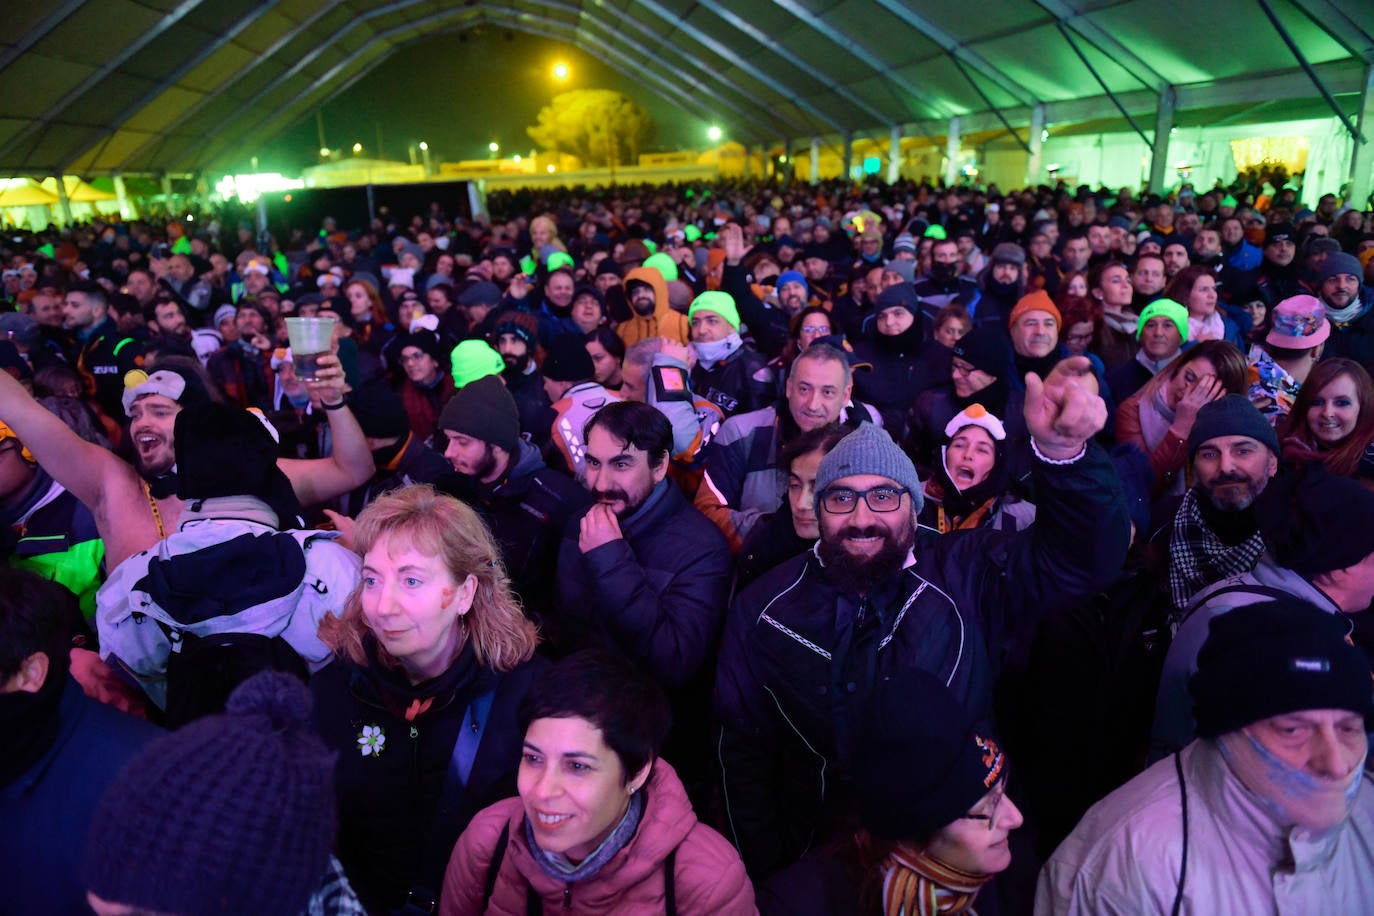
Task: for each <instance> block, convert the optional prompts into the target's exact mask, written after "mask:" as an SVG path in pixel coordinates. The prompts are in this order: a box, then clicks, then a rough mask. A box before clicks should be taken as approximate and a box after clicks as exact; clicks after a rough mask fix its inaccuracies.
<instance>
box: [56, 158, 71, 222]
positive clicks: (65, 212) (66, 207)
mask: <svg viewBox="0 0 1374 916" xmlns="http://www.w3.org/2000/svg"><path fill="white" fill-rule="evenodd" d="M57 199H58V201H59V202H60V203H61V204H62V219H63V220H64V221H65V223H66V225H68V226H70V225H71V224H72V223H74V222H76V220H74V219H72V199H71V197H69V196H68V195H67V182H66V181H65V180H63V175H62V171H61V170H60V169H59V170H58V172H57Z"/></svg>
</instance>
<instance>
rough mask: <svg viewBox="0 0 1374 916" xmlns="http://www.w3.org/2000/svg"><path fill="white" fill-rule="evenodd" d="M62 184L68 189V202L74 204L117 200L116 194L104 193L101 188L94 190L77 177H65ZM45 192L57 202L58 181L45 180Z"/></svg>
mask: <svg viewBox="0 0 1374 916" xmlns="http://www.w3.org/2000/svg"><path fill="white" fill-rule="evenodd" d="M62 184H63V186H64V187H65V188H66V189H67V200H69V201H71V202H72V203H74V204H90V203H97V202H99V201H103V200H114V199H115V195H114V194H111V193H110V192H109V191H102V190H100V189H99V188H93V187H91V186H90V185H89V184H87V183H86V182H84V181H82V180H81V179H80V178H77V177H76V176H75V175H63V176H62ZM43 190H44V191H47V192H48V193H49V194H51V195H52V196H53V200H57V199H58V194H57V179H56V178H44V179H43Z"/></svg>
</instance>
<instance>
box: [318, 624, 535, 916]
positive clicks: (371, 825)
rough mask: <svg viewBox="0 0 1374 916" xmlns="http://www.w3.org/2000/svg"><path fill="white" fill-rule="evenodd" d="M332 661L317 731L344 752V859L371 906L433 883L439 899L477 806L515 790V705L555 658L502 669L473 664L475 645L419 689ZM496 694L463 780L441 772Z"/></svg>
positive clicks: (339, 785)
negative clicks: (450, 783) (476, 707)
mask: <svg viewBox="0 0 1374 916" xmlns="http://www.w3.org/2000/svg"><path fill="white" fill-rule="evenodd" d="M365 644H366V646H367V650H368V656H369V664H367V665H366V666H360V665H355V664H352V663H351V662H349V661H347V660H345V659H336V660H335V661H334V662H333V663H332V664H330V665H329V666H328V667H326V668H325V669H324V670H322V671H320V672H319V673H318V674H317V675H315V677H314V678H312V680H311V683H310V686H311V692H312V693H313V694H314V698H315V718H316V722H317V723H318V726H319V730H320V734H321V736H322V737H323V738H324V741H325V743H326V744H328V745H329V747H330V748H331V749H332V750H334V751H335V752H336V753H337V754H338V755H339V756H338V762H337V764H336V767H335V794H336V795H337V797H338V800H339V849H338V853H339V860H340V861H341V862H343V865H344V870H345V871H346V872H347V874H348V877H349V880H350V881H351V882H352V884H353V887H354V890H356V891H357V893H358V896H359V898H361V899H362V901H363V902H364V904H366V905H367V908H368V910H369V911H370V912H378V911H382V912H385V911H387V910H390V909H394V908H397V907H400V906H401V905H402V904H403V903H405V899H406V894H407V893H408V892H409V891H411V890H412V889H415V888H425V889H427V890H429V891H430V892H431V893H433V894H435V895H436V896H437V893H438V889H439V886H440V884H441V883H442V881H443V877H444V868H445V867H446V866H447V864H448V856H449V852H450V851H451V850H452V849H453V844H454V843H455V842H456V841H457V839H458V835H459V834H460V833H462V832H463V829H464V828H465V827H466V826H467V824H468V821H470V820H471V819H472V817H473V815H475V814H476V813H477V812H478V811H481V810H482V809H483V808H485V807H486V806H488V805H490V804H494V803H495V802H497V801H500V800H501V799H503V798H508V797H510V796H511V795H514V794H515V775H516V770H517V769H518V767H519V765H520V752H521V748H522V746H523V736H522V734H521V732H520V730H519V728H518V727H517V725H516V721H515V712H516V707H517V706H518V705H519V703H520V699H521V697H523V696H524V694H525V689H526V688H527V687H528V686H529V683H530V681H532V680H533V679H534V677H535V676H536V675H537V674H538V673H539V671H540V670H541V669H542V668H543V667H544V666H545V665H546V664H547V662H544V661H543V660H541V659H538V658H535V659H533V660H531V661H529V662H525V663H524V664H521V665H519V666H517V667H516V668H515V670H513V671H510V672H508V673H506V674H497V673H495V672H493V671H490V670H489V669H486V668H483V667H482V666H481V665H480V664H478V662H477V658H476V655H475V653H474V652H473V650H472V645H471V643H469V644H467V645H465V646H464V648H463V651H462V652H461V654H460V655H459V657H458V659H457V661H455V662H454V663H453V665H452V666H450V667H449V669H448V670H447V671H445V672H444V673H443V674H441V675H439V676H438V677H436V678H433V679H432V680H429V681H425V682H424V683H422V684H418V685H411V684H410V682H409V681H407V680H406V677H405V674H404V673H403V672H402V671H401V670H400V669H397V668H389V667H387V666H386V665H384V664H382V663H381V662H380V661H379V660H378V659H377V656H376V645H375V643H374V642H373V641H372V639H371V638H370V637H369V638H368V639H367V640H366V643H365ZM493 691H494V695H493V696H492V698H491V701H490V707H489V709H488V710H487V713H486V722H485V723H484V724H483V725H482V728H481V742H480V743H479V744H478V747H477V755H476V757H475V759H474V760H473V762H472V772H471V774H470V776H469V778H468V782H467V785H466V786H465V787H463V788H462V789H461V791H456V792H450V793H446V792H445V780H446V778H447V775H448V770H449V765H450V761H451V760H452V758H453V754H454V746H455V744H456V743H457V740H458V733H459V731H460V730H461V728H462V727H463V722H464V718H465V716H466V715H467V712H468V707H469V706H470V705H472V703H473V701H474V700H477V699H478V698H479V697H482V696H484V695H486V694H489V693H492V692H493Z"/></svg>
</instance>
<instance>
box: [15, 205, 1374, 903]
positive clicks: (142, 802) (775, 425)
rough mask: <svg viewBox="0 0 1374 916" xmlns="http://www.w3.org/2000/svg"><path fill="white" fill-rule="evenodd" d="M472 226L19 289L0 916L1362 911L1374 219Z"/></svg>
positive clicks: (404, 221) (74, 235) (740, 215)
mask: <svg viewBox="0 0 1374 916" xmlns="http://www.w3.org/2000/svg"><path fill="white" fill-rule="evenodd" d="M489 205H490V208H491V212H492V217H491V218H489V219H488V218H485V217H483V218H475V219H474V218H465V217H460V216H457V215H454V214H448V213H445V212H443V210H442V208H441V207H440V206H439V205H438V204H435V205H432V206H431V207H430V209H429V210H428V212H425V213H421V214H416V215H410V214H391V213H385V212H383V213H381V214H379V215H378V217H377V218H376V219H374V220H373V222H372V225H370V226H362V227H351V226H340V225H338V224H337V223H336V222H335V220H333V219H328V218H327V219H325V220H324V221H323V222H322V224H321V225H320V226H318V227H306V226H302V227H295V228H293V229H292V230H291V231H290V232H289V233H287V234H285V235H284V236H283V237H273V236H271V235H270V234H267V233H263V235H262V236H258V235H256V234H255V233H254V231H253V228H252V227H251V226H250V225H248V224H235V223H234V222H233V220H232V219H231V218H229V217H228V216H227V215H226V216H225V217H224V218H223V219H219V218H216V216H215V214H213V213H202V214H200V216H199V218H198V219H196V220H195V221H194V222H191V221H185V220H181V219H173V220H168V221H166V222H165V223H153V222H150V221H135V222H119V221H102V220H97V221H95V222H92V223H89V224H82V225H76V226H72V227H69V228H67V229H60V230H59V229H56V228H49V229H48V230H47V231H43V232H38V233H29V232H19V233H16V234H12V235H10V236H7V237H6V238H4V239H3V240H0V259H2V260H3V290H0V332H3V336H0V368H2V369H3V370H4V371H3V372H0V521H3V522H4V523H5V524H3V525H0V555H3V556H4V557H5V559H6V561H7V566H8V567H9V568H8V569H0V717H3V726H0V729H2V730H3V732H4V733H5V735H6V736H7V753H5V754H4V755H2V756H3V760H4V762H3V763H0V823H4V824H5V825H6V826H5V829H4V830H3V831H0V861H3V862H4V863H5V864H4V865H3V867H2V868H3V872H4V875H5V879H4V883H5V885H6V889H5V892H4V894H3V895H2V896H0V912H4V913H9V912H14V913H67V912H74V913H75V912H90V911H91V910H94V911H95V912H96V913H102V914H104V913H110V914H141V913H149V914H187V916H189V914H203V913H255V914H256V913H283V914H299V913H308V914H323V913H341V914H350V913H364V912H366V913H379V914H396V913H409V914H419V913H433V912H438V913H444V914H479V913H504V914H519V913H537V912H543V911H544V909H545V908H554V909H560V908H561V909H562V910H566V911H574V912H583V913H635V914H637V913H662V912H668V913H679V912H680V913H683V914H717V913H723V914H735V913H739V914H745V913H754V912H762V913H765V914H771V913H778V914H783V913H786V914H805V913H816V914H850V913H854V914H859V913H862V914H874V913H883V914H891V916H899V914H905V916H916V914H935V913H965V912H967V913H973V912H975V911H976V912H977V913H982V914H985V916H986V914H988V913H1030V912H1032V911H1033V912H1035V913H1037V914H1058V913H1085V914H1086V913H1107V912H1111V913H1151V914H1153V913H1179V912H1192V913H1237V914H1242V913H1243V914H1250V913H1259V912H1318V911H1320V912H1331V913H1356V912H1360V911H1362V910H1364V909H1365V908H1367V907H1368V905H1369V901H1371V900H1374V853H1372V852H1371V850H1374V787H1371V786H1368V785H1366V783H1367V782H1369V781H1370V779H1371V778H1372V777H1371V775H1370V773H1369V771H1368V769H1367V752H1368V747H1369V742H1368V735H1369V729H1370V727H1371V726H1374V681H1372V680H1371V674H1370V660H1371V658H1374V623H1371V620H1374V618H1371V615H1370V614H1369V610H1370V606H1371V602H1372V601H1374V525H1371V524H1370V519H1372V518H1374V381H1371V377H1370V371H1371V370H1372V369H1374V214H1371V213H1368V212H1361V211H1359V210H1355V209H1351V208H1349V207H1341V206H1340V205H1339V202H1338V200H1337V198H1336V197H1335V196H1334V195H1331V194H1326V195H1323V196H1321V197H1320V198H1319V199H1318V200H1317V201H1316V202H1315V204H1313V205H1312V207H1310V208H1309V207H1308V206H1305V205H1304V204H1303V203H1302V202H1301V201H1300V200H1299V199H1298V193H1297V192H1296V191H1294V190H1292V189H1288V188H1282V187H1280V188H1275V189H1273V190H1272V191H1270V190H1268V189H1266V190H1265V192H1264V193H1261V194H1258V195H1256V194H1253V193H1246V192H1243V191H1242V190H1240V189H1235V190H1231V189H1226V188H1222V187H1217V188H1215V189H1211V190H1207V191H1201V190H1197V189H1194V188H1192V187H1191V186H1188V185H1184V186H1183V187H1182V188H1181V189H1179V190H1178V191H1176V192H1174V193H1171V194H1169V195H1167V196H1163V197H1161V196H1154V195H1151V196H1143V197H1137V196H1135V195H1133V193H1132V192H1131V190H1130V189H1128V188H1121V189H1119V190H1118V191H1114V192H1113V191H1110V190H1108V189H1098V190H1093V189H1091V188H1088V187H1080V188H1077V189H1071V188H1066V187H1064V186H1062V185H1061V186H1060V187H1058V188H1050V187H1039V188H1027V189H1022V190H1016V191H1010V192H1007V193H1002V192H999V191H998V190H997V189H996V188H988V189H986V190H984V189H975V188H938V187H932V186H930V185H927V184H916V183H902V184H898V185H891V186H888V185H882V184H878V183H870V184H862V185H860V184H848V183H833V182H832V183H822V184H819V185H810V186H806V185H790V186H782V187H779V186H774V185H760V184H720V185H716V186H710V187H704V186H699V185H698V186H685V185H682V186H670V187H637V188H621V189H611V190H588V189H565V190H559V191H540V192H518V193H504V194H500V195H495V196H493V197H492V198H491V199H490V201H489ZM310 333H318V334H320V335H322V336H321V337H319V338H318V340H317V341H316V342H315V343H313V344H312V343H308V342H307V341H308V340H309V337H308V334H310ZM293 344H294V345H295V346H294V348H293ZM306 350H312V351H314V352H305V351H306Z"/></svg>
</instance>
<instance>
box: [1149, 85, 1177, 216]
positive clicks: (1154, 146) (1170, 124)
mask: <svg viewBox="0 0 1374 916" xmlns="http://www.w3.org/2000/svg"><path fill="white" fill-rule="evenodd" d="M1175 101H1176V96H1175V93H1174V87H1173V86H1169V87H1166V88H1165V90H1164V92H1162V93H1161V94H1160V96H1159V108H1158V109H1157V110H1156V111H1155V142H1154V143H1151V144H1150V149H1151V156H1150V191H1151V192H1152V193H1154V194H1163V193H1164V176H1165V175H1166V174H1167V173H1168V171H1169V134H1171V133H1173V129H1174V103H1175Z"/></svg>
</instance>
